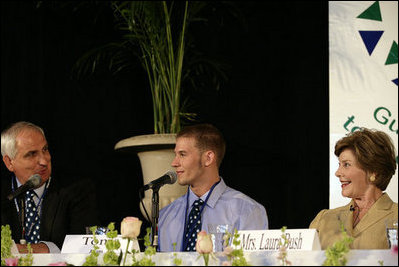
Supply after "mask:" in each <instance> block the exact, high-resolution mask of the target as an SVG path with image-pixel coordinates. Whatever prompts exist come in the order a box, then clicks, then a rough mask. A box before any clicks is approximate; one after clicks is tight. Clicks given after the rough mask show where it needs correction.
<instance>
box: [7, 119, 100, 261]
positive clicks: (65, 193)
mask: <svg viewBox="0 0 399 267" xmlns="http://www.w3.org/2000/svg"><path fill="white" fill-rule="evenodd" d="M1 154H2V157H3V162H4V164H5V166H6V167H7V169H8V170H9V171H10V172H11V173H12V175H11V177H7V178H5V179H4V177H3V179H2V181H1V224H2V225H6V224H8V225H10V227H11V232H12V237H13V239H14V240H15V242H16V243H18V244H17V247H18V249H19V251H20V252H26V243H31V247H32V248H33V252H34V253H46V252H51V253H54V252H59V251H60V248H61V246H62V243H63V241H64V238H65V235H66V234H85V227H86V226H92V225H97V224H98V220H97V214H96V212H97V210H96V207H95V193H94V188H92V187H91V186H92V185H91V184H90V183H86V181H85V182H83V181H79V182H78V183H75V184H72V185H68V186H67V187H62V186H61V185H60V183H59V182H60V181H58V180H57V179H56V178H54V179H53V178H52V177H51V155H50V151H49V145H48V143H47V140H46V137H45V134H44V131H43V129H42V128H40V127H39V126H37V125H35V124H33V123H30V122H24V121H22V122H17V123H14V124H13V125H11V126H10V127H9V128H7V129H6V130H4V131H3V132H2V133H1ZM33 175H40V177H41V182H40V184H38V185H37V186H36V187H35V188H34V189H32V190H29V191H27V192H26V193H25V192H23V194H20V196H17V197H14V198H13V199H11V200H9V199H8V198H7V196H9V195H10V194H11V193H13V192H15V191H16V190H17V189H18V188H19V187H20V186H22V185H24V184H25V183H26V182H27V181H28V180H29V178H31V177H32V176H33Z"/></svg>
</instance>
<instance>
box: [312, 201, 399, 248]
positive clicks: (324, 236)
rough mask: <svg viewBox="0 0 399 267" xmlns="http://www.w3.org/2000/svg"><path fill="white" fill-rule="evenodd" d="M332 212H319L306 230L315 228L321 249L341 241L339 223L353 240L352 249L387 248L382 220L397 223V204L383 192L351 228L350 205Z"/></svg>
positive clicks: (351, 203) (351, 214)
mask: <svg viewBox="0 0 399 267" xmlns="http://www.w3.org/2000/svg"><path fill="white" fill-rule="evenodd" d="M351 205H354V202H353V200H352V201H351V202H350V203H349V204H348V205H346V206H343V207H339V208H336V209H332V210H322V211H320V212H319V214H317V216H316V217H315V218H314V220H313V221H312V222H311V224H310V226H309V228H315V229H317V231H318V233H319V238H320V244H321V248H322V249H326V248H328V247H329V246H331V245H333V244H334V243H335V242H336V241H339V240H341V239H342V234H341V222H342V223H343V225H344V228H345V230H346V231H347V233H348V235H349V236H351V237H353V239H354V240H353V243H352V244H351V246H350V247H351V248H352V249H388V239H387V234H386V226H385V221H386V220H388V219H396V221H397V220H398V204H397V203H395V202H393V201H392V200H391V198H390V197H389V196H388V194H387V193H384V194H383V195H382V196H381V197H380V198H379V199H378V200H377V201H376V202H375V203H374V204H373V206H371V208H370V209H369V210H368V211H367V213H366V215H364V217H363V218H362V219H361V220H360V222H359V223H358V224H357V225H356V227H355V228H353V224H352V221H353V212H352V211H350V206H351Z"/></svg>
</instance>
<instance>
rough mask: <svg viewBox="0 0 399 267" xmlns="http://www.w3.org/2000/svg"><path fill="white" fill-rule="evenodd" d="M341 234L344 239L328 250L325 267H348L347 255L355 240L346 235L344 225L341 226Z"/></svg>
mask: <svg viewBox="0 0 399 267" xmlns="http://www.w3.org/2000/svg"><path fill="white" fill-rule="evenodd" d="M341 232H342V236H343V237H342V239H341V240H339V241H337V242H335V243H334V244H333V245H332V246H330V247H328V248H327V249H326V252H325V255H326V260H325V261H324V262H323V266H345V265H346V263H347V259H346V254H347V253H348V252H349V250H350V244H352V242H353V238H352V237H350V236H349V235H348V234H347V233H346V231H345V228H344V226H343V224H341Z"/></svg>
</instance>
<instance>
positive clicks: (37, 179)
mask: <svg viewBox="0 0 399 267" xmlns="http://www.w3.org/2000/svg"><path fill="white" fill-rule="evenodd" d="M41 181H42V177H41V176H40V175H39V174H34V175H32V176H31V177H29V179H28V181H26V183H25V184H23V185H21V186H20V187H18V188H17V190H15V191H14V192H12V193H11V194H9V195H8V196H7V198H8V200H12V199H13V198H15V197H17V196H19V195H20V194H22V193H25V192H26V191H28V190H29V189H32V188H35V187H37V186H38V185H39V184H40V183H41Z"/></svg>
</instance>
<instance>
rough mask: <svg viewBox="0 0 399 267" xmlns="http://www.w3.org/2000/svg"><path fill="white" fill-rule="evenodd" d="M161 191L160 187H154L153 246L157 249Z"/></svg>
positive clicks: (152, 214)
mask: <svg viewBox="0 0 399 267" xmlns="http://www.w3.org/2000/svg"><path fill="white" fill-rule="evenodd" d="M159 189H160V186H154V187H153V188H152V212H151V217H152V226H151V244H152V246H153V247H155V249H156V248H157V247H158V218H159Z"/></svg>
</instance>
